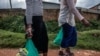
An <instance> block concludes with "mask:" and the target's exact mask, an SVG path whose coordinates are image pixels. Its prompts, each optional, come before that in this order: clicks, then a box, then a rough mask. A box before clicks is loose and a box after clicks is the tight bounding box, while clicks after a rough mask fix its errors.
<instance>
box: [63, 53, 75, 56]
mask: <svg viewBox="0 0 100 56" xmlns="http://www.w3.org/2000/svg"><path fill="white" fill-rule="evenodd" d="M65 56H74V53H68V54H67V55H65Z"/></svg>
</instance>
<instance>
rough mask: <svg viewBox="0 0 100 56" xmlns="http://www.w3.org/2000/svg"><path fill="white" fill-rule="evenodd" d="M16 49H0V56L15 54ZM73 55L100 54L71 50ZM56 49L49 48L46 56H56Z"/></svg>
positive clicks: (92, 55)
mask: <svg viewBox="0 0 100 56" xmlns="http://www.w3.org/2000/svg"><path fill="white" fill-rule="evenodd" d="M17 52H18V49H0V56H16V55H15V54H16V53H17ZM73 52H74V54H75V56H100V52H97V51H92V50H73ZM57 54H58V50H51V49H49V54H48V56H58V55H57Z"/></svg>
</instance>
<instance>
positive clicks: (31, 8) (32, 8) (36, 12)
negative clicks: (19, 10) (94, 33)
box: [26, 0, 43, 24]
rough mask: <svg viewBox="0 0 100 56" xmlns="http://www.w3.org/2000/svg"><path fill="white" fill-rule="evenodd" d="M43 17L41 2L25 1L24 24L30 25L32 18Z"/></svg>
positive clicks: (35, 0)
mask: <svg viewBox="0 0 100 56" xmlns="http://www.w3.org/2000/svg"><path fill="white" fill-rule="evenodd" d="M42 15H43V4H42V0H26V22H27V24H32V16H42Z"/></svg>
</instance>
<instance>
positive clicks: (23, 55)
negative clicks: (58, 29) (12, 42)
mask: <svg viewBox="0 0 100 56" xmlns="http://www.w3.org/2000/svg"><path fill="white" fill-rule="evenodd" d="M16 56H39V54H38V51H37V49H36V47H35V46H34V43H33V41H32V39H31V38H28V39H27V41H26V45H25V48H20V50H19V52H18V53H17V54H16Z"/></svg>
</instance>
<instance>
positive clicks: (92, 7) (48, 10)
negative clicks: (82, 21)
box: [0, 0, 100, 20]
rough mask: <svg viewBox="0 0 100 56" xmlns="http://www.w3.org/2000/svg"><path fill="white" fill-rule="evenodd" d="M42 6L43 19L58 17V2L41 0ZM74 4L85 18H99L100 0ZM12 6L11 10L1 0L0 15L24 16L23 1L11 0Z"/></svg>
mask: <svg viewBox="0 0 100 56" xmlns="http://www.w3.org/2000/svg"><path fill="white" fill-rule="evenodd" d="M1 5H4V6H1ZM43 6H44V7H43V8H44V19H45V20H55V19H57V18H58V15H59V8H60V4H59V3H58V2H47V1H43ZM76 6H77V8H78V9H79V11H80V12H81V13H82V14H83V15H84V16H85V17H86V18H87V19H100V0H78V3H77V4H76ZM12 8H13V9H12V10H11V9H10V5H9V2H7V1H6V0H5V1H3V0H1V2H0V17H2V16H6V15H23V16H24V14H25V8H26V5H25V1H20V2H18V1H17V0H12Z"/></svg>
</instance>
